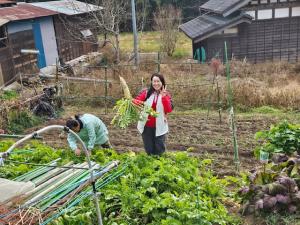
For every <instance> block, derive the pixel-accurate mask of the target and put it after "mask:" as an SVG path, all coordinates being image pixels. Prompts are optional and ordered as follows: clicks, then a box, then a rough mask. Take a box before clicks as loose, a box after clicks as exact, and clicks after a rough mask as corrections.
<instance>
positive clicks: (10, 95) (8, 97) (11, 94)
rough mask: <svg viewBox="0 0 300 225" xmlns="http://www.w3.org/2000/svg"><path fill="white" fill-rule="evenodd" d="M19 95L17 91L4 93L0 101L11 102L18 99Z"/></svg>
mask: <svg viewBox="0 0 300 225" xmlns="http://www.w3.org/2000/svg"><path fill="white" fill-rule="evenodd" d="M18 96H19V95H18V93H17V92H16V91H4V92H3V93H2V94H1V95H0V100H11V99H15V98H17V97H18Z"/></svg>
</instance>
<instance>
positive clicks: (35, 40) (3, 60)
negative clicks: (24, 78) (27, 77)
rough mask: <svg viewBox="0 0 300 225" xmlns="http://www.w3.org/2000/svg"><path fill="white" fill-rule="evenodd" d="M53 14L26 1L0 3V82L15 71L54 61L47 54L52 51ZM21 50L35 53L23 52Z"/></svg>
mask: <svg viewBox="0 0 300 225" xmlns="http://www.w3.org/2000/svg"><path fill="white" fill-rule="evenodd" d="M56 14H57V13H56V12H53V11H50V10H44V9H40V8H37V7H35V6H31V5H29V4H26V3H20V4H12V5H5V6H4V7H3V5H2V6H1V7H0V18H1V19H0V21H1V22H0V86H3V85H4V84H9V83H11V82H13V81H14V80H15V78H16V75H17V74H18V73H19V72H22V73H26V72H27V73H28V72H30V71H33V70H34V69H35V70H37V68H36V67H37V66H38V67H40V68H42V67H44V66H46V65H50V64H52V63H53V62H54V63H55V58H54V61H53V58H49V57H48V56H49V55H51V54H52V53H53V52H54V53H55V51H56V41H55V34H54V27H53V23H52V26H51V22H52V16H53V15H56ZM51 30H52V33H51V32H49V31H51ZM43 43H47V45H44V44H43ZM24 50H25V51H26V50H27V51H28V50H36V51H38V52H39V54H25V53H22V51H24ZM56 58H57V54H56ZM34 67H35V68H34Z"/></svg>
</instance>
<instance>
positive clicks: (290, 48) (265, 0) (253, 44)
mask: <svg viewBox="0 0 300 225" xmlns="http://www.w3.org/2000/svg"><path fill="white" fill-rule="evenodd" d="M179 29H180V30H181V31H183V32H184V33H185V34H186V35H187V36H188V37H189V38H190V39H191V40H192V45H193V53H194V54H195V53H196V52H202V51H198V50H197V49H202V50H203V49H204V50H205V56H206V58H207V59H208V60H209V59H211V58H212V57H216V56H219V57H220V58H221V59H223V60H224V42H225V41H226V43H227V48H228V57H229V58H231V57H235V58H237V59H241V60H243V59H245V58H246V59H247V60H249V61H251V62H253V63H258V62H264V61H279V60H286V61H290V62H296V61H299V60H300V0H252V1H251V0H226V1H223V0H209V1H207V2H206V3H204V4H203V5H201V6H200V15H199V16H198V17H197V18H195V19H193V20H191V21H188V22H187V23H184V24H182V25H180V26H179Z"/></svg>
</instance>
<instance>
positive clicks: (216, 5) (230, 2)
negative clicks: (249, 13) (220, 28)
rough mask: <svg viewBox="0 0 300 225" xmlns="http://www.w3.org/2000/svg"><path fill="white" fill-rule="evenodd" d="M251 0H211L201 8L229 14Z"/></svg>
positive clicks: (225, 14) (224, 14)
mask: <svg viewBox="0 0 300 225" xmlns="http://www.w3.org/2000/svg"><path fill="white" fill-rule="evenodd" d="M250 1H251V0H209V1H208V2H206V3H204V4H203V5H201V6H200V9H202V10H207V11H210V12H214V13H217V14H221V15H223V16H228V15H230V14H231V13H233V12H235V11H237V10H238V9H240V8H241V7H243V6H245V5H247V4H248V3H249V2H250Z"/></svg>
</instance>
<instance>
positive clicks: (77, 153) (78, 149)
mask: <svg viewBox="0 0 300 225" xmlns="http://www.w3.org/2000/svg"><path fill="white" fill-rule="evenodd" d="M75 155H77V156H80V155H81V150H80V148H76V149H75Z"/></svg>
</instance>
